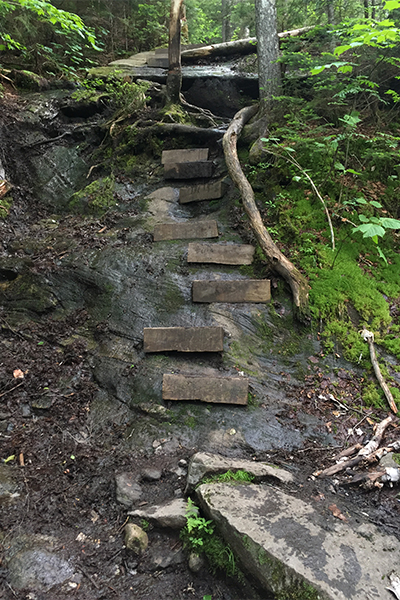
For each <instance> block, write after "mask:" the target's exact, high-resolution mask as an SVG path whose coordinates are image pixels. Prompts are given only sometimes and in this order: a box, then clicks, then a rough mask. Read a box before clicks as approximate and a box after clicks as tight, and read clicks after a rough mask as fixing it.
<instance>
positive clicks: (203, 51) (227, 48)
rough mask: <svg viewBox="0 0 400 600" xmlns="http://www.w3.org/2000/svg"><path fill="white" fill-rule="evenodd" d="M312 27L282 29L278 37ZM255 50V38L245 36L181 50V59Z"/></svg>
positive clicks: (287, 35) (246, 52)
mask: <svg viewBox="0 0 400 600" xmlns="http://www.w3.org/2000/svg"><path fill="white" fill-rule="evenodd" d="M310 29H313V27H301V28H300V29H292V30H290V31H282V32H281V33H278V38H279V39H280V40H281V39H284V38H287V37H294V36H296V35H301V34H302V33H306V32H307V31H310ZM256 52H257V38H255V37H254V38H246V39H244V40H235V41H233V42H223V43H222V44H210V45H209V46H202V47H201V48H192V49H190V50H183V51H182V53H181V56H182V61H186V62H188V61H190V60H193V59H197V58H205V57H209V56H229V55H231V54H252V53H256Z"/></svg>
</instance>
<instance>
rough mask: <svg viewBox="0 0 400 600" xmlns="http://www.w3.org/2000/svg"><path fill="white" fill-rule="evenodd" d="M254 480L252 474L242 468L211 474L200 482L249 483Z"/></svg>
mask: <svg viewBox="0 0 400 600" xmlns="http://www.w3.org/2000/svg"><path fill="white" fill-rule="evenodd" d="M252 481H254V475H253V474H252V473H249V472H248V471H244V470H243V469H238V470H237V471H231V470H230V469H229V471H226V473H220V474H218V475H211V476H210V477H206V478H204V479H203V480H202V483H232V482H236V483H251V482H252Z"/></svg>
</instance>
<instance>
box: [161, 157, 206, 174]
mask: <svg viewBox="0 0 400 600" xmlns="http://www.w3.org/2000/svg"><path fill="white" fill-rule="evenodd" d="M213 169H214V165H213V163H212V161H211V160H204V161H198V162H182V163H166V164H165V165H164V178H165V179H202V178H208V177H212V174H213Z"/></svg>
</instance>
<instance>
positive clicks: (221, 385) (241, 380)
mask: <svg viewBox="0 0 400 600" xmlns="http://www.w3.org/2000/svg"><path fill="white" fill-rule="evenodd" d="M248 391H249V382H248V379H246V378H245V377H206V376H203V377H199V376H193V375H167V374H165V375H164V376H163V387H162V396H163V400H199V401H200V402H213V403H216V404H242V405H246V404H247V398H248Z"/></svg>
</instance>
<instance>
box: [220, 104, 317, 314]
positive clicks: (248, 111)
mask: <svg viewBox="0 0 400 600" xmlns="http://www.w3.org/2000/svg"><path fill="white" fill-rule="evenodd" d="M257 111H258V106H257V105H255V106H248V107H246V108H243V109H242V110H240V111H239V112H238V113H236V115H235V116H234V118H233V120H232V121H231V124H230V125H229V127H228V130H227V132H226V133H225V135H224V138H223V148H224V154H225V161H226V165H227V167H228V171H229V175H230V176H231V178H232V181H233V182H234V183H235V184H236V185H237V187H238V188H239V191H240V194H241V196H242V202H243V206H244V209H245V211H246V213H247V216H248V217H249V220H250V225H251V227H252V228H253V231H254V233H255V236H256V238H257V241H258V243H259V244H260V247H261V249H262V251H263V252H264V254H265V256H266V258H267V259H268V260H269V261H270V265H271V268H272V269H273V270H274V271H275V272H276V273H278V274H279V275H281V276H282V277H283V278H284V279H285V281H287V283H288V284H289V286H290V288H291V290H292V294H293V303H294V306H295V316H296V318H297V319H298V320H299V321H301V322H307V323H308V322H309V320H310V315H309V308H308V292H309V285H308V282H307V279H306V278H305V277H304V275H302V274H301V273H300V271H299V270H298V269H297V268H296V267H295V266H294V265H293V264H292V263H291V262H290V260H288V259H287V258H286V256H285V255H284V254H282V252H281V251H280V250H279V248H278V247H277V245H276V244H275V243H274V242H273V240H272V238H271V236H270V235H269V233H268V231H267V229H266V227H265V225H264V223H263V220H262V218H261V215H260V211H259V210H258V208H257V205H256V203H255V200H254V192H253V188H252V187H251V185H250V183H249V182H248V180H247V179H246V177H245V175H244V173H243V171H242V168H241V165H240V161H239V158H238V154H237V140H238V138H239V136H240V133H241V131H242V129H243V127H244V125H245V124H246V123H247V121H248V120H249V119H251V118H252V117H253V116H254V115H255V114H256V113H257Z"/></svg>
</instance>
